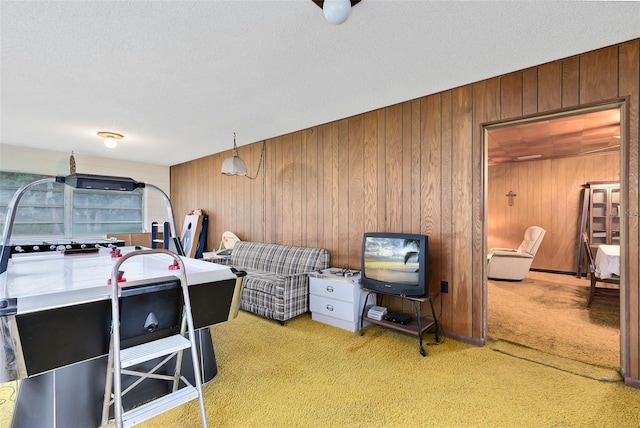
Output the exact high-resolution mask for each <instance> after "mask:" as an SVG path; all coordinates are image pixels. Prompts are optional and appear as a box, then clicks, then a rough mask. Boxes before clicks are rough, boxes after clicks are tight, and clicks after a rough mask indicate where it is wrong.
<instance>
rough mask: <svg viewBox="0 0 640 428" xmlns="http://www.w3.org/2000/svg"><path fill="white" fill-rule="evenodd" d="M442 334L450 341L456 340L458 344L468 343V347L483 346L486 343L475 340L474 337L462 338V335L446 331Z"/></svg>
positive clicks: (482, 340) (481, 340) (483, 340)
mask: <svg viewBox="0 0 640 428" xmlns="http://www.w3.org/2000/svg"><path fill="white" fill-rule="evenodd" d="M444 333H445V335H446V337H448V338H450V339H453V340H457V341H458V342H464V343H468V344H470V345H475V346H484V345H486V343H487V341H486V340H485V339H477V338H475V337H469V336H464V335H461V334H457V333H453V332H450V331H446V330H444Z"/></svg>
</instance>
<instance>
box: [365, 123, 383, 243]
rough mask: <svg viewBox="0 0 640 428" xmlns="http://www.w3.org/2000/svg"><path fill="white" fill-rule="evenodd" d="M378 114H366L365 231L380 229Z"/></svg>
mask: <svg viewBox="0 0 640 428" xmlns="http://www.w3.org/2000/svg"><path fill="white" fill-rule="evenodd" d="M378 147H379V145H378V115H377V113H376V112H369V113H366V114H365V115H364V156H363V157H364V172H363V181H364V183H363V185H364V216H365V217H364V231H365V232H374V231H376V230H378V210H379V208H378V201H379V198H378V195H379V194H380V192H379V191H378V168H377V167H378Z"/></svg>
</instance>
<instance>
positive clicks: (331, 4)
mask: <svg viewBox="0 0 640 428" xmlns="http://www.w3.org/2000/svg"><path fill="white" fill-rule="evenodd" d="M350 12H351V1H350V0H324V4H323V6H322V13H323V14H324V18H325V19H326V20H327V22H329V23H330V24H334V25H339V24H342V23H343V22H344V21H346V20H347V18H348V17H349V13H350Z"/></svg>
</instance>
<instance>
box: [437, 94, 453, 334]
mask: <svg viewBox="0 0 640 428" xmlns="http://www.w3.org/2000/svg"><path fill="white" fill-rule="evenodd" d="M441 111H442V117H441V120H440V123H441V126H442V131H441V132H442V135H441V141H442V154H441V160H442V161H441V162H442V163H441V168H442V172H441V174H442V178H441V187H440V194H441V202H440V211H441V213H442V214H441V215H442V223H441V225H440V240H441V244H440V260H441V266H440V276H441V278H442V280H444V281H447V282H448V283H449V293H447V294H443V295H441V297H440V298H441V299H442V307H443V308H446V309H445V313H443V314H441V319H442V325H443V327H444V328H445V329H446V330H449V331H452V330H453V317H454V313H453V310H451V308H452V307H453V297H452V294H451V291H452V287H453V286H454V282H453V278H454V275H453V269H454V268H453V258H454V247H453V220H452V219H453V119H452V101H451V91H446V92H443V93H442V98H441Z"/></svg>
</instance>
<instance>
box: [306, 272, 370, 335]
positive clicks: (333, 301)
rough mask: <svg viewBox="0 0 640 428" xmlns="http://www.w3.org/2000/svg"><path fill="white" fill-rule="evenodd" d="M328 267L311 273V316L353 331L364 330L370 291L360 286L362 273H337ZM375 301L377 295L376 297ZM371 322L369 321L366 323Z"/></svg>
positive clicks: (315, 319)
mask: <svg viewBox="0 0 640 428" xmlns="http://www.w3.org/2000/svg"><path fill="white" fill-rule="evenodd" d="M335 270H341V269H336V268H333V269H325V270H324V271H323V273H312V274H310V275H309V309H310V310H311V319H313V320H314V321H319V322H322V323H325V324H329V325H333V326H335V327H340V328H343V329H345V330H349V331H358V330H360V315H361V312H362V305H363V304H364V298H365V295H366V293H365V292H363V291H362V290H361V289H360V275H354V276H346V277H343V276H336V275H334V274H332V273H331V271H335ZM373 300H374V301H375V297H374V299H373ZM367 324H369V323H368V322H366V323H365V325H367Z"/></svg>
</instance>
